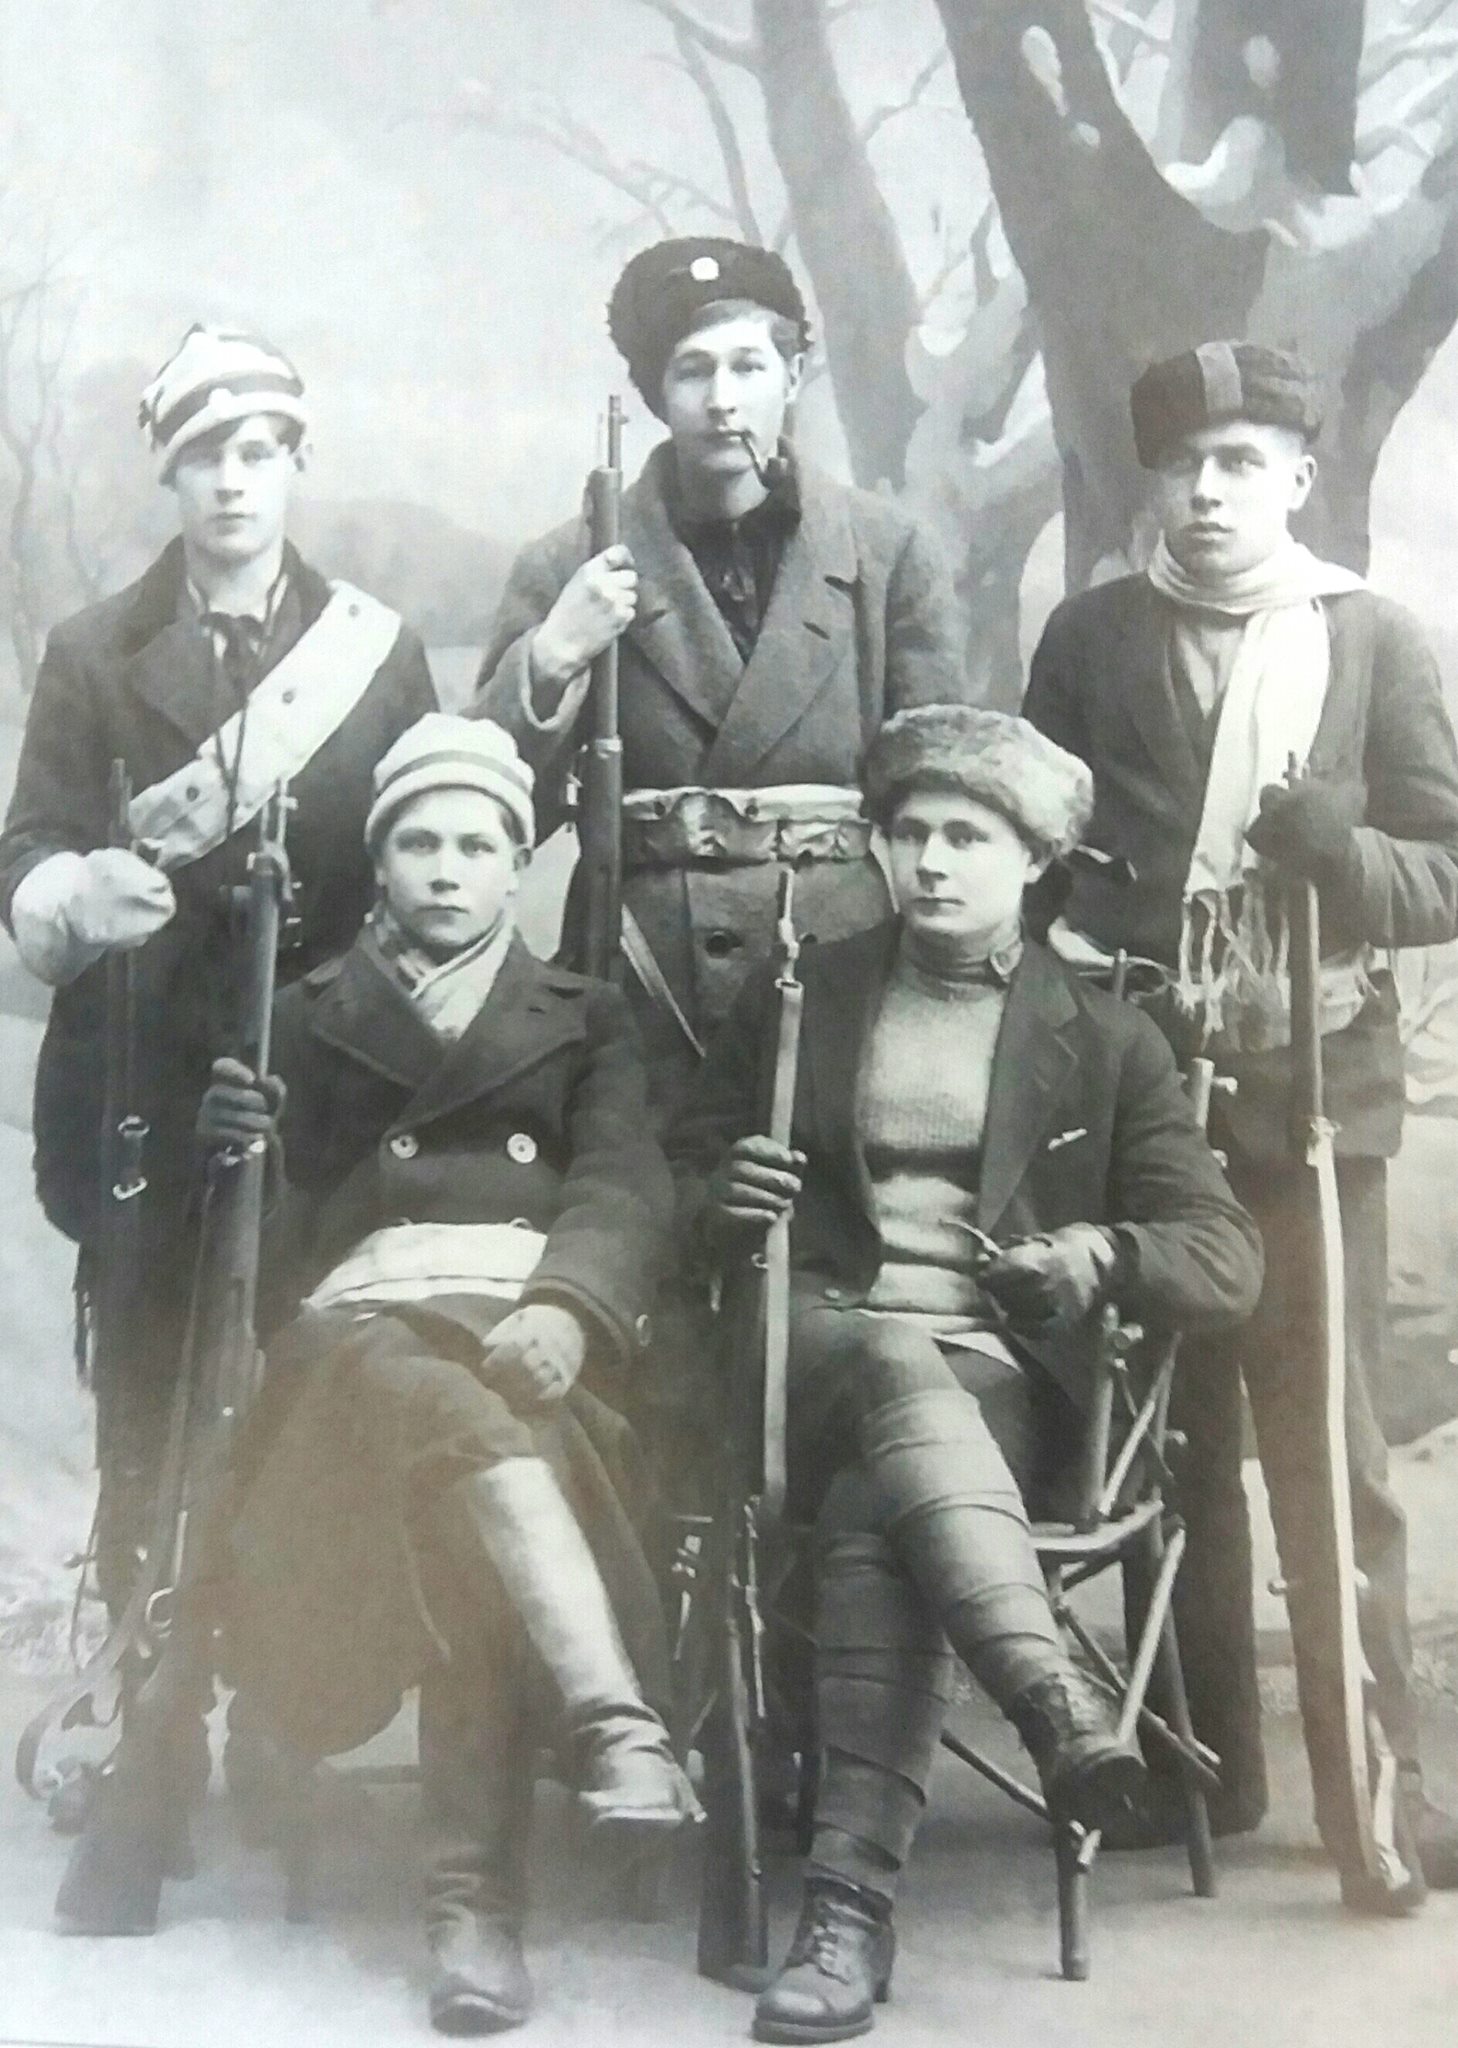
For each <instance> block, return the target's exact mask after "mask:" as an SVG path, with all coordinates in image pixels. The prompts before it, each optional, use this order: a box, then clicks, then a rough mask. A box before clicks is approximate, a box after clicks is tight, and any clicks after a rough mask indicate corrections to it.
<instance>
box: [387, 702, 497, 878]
mask: <svg viewBox="0 0 1458 2048" xmlns="http://www.w3.org/2000/svg"><path fill="white" fill-rule="evenodd" d="M534 779H535V778H534V777H533V775H532V771H531V769H530V768H529V767H528V766H527V764H526V762H525V761H523V759H522V758H521V755H520V754H519V753H518V752H517V750H516V741H515V740H514V739H513V738H512V736H511V734H510V733H509V732H508V731H507V730H506V728H505V727H504V726H500V725H497V724H496V723H495V721H494V720H493V719H490V718H460V717H457V716H456V715H455V714H454V713H453V712H448V711H427V712H426V713H425V715H424V717H422V718H417V719H416V721H415V723H414V725H412V726H411V727H410V729H409V731H408V732H403V733H401V735H400V737H399V739H397V740H396V742H395V744H394V746H393V747H391V748H390V750H389V752H388V753H387V754H386V755H385V756H384V758H383V759H382V760H381V761H380V762H379V763H378V765H377V766H376V768H375V800H374V802H373V804H372V805H371V806H370V814H369V817H368V818H367V819H366V820H365V844H366V846H368V847H369V848H370V849H371V851H373V850H374V848H375V847H377V846H378V845H379V842H380V839H381V838H382V836H383V835H384V832H385V830H386V828H387V827H388V826H389V823H390V820H391V819H392V818H393V817H394V816H395V813H396V812H397V811H398V810H399V809H400V807H401V805H402V804H406V803H408V802H409V801H410V799H411V798H412V797H416V796H422V795H424V793H425V791H426V790H428V789H479V790H483V791H484V792H485V794H486V795H487V796H493V797H495V799H496V801H497V803H499V804H500V805H501V806H502V808H503V809H504V810H505V811H506V813H507V814H508V816H509V817H512V818H514V819H515V820H516V822H517V824H518V825H519V826H520V827H521V837H522V844H523V845H525V846H530V845H531V844H532V841H533V840H534V839H535V837H536V817H535V814H534V812H533V810H532V784H533V781H534Z"/></svg>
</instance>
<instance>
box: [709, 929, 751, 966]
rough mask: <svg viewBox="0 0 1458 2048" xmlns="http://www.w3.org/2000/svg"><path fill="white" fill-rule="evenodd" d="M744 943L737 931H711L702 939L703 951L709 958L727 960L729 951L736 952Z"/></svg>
mask: <svg viewBox="0 0 1458 2048" xmlns="http://www.w3.org/2000/svg"><path fill="white" fill-rule="evenodd" d="M743 944H744V941H743V939H742V938H741V937H740V936H739V934H738V932H727V931H713V932H709V933H708V934H707V935H706V936H705V939H704V951H705V952H706V953H707V954H708V956H709V958H710V959H711V960H727V959H728V958H729V955H730V954H731V953H737V952H738V951H739V949H740V947H741V946H742V945H743Z"/></svg>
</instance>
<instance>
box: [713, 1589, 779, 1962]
mask: <svg viewBox="0 0 1458 2048" xmlns="http://www.w3.org/2000/svg"><path fill="white" fill-rule="evenodd" d="M720 1597H721V1599H722V1600H723V1603H724V1605H723V1612H722V1614H721V1615H720V1617H719V1624H718V1627H717V1629H716V1631H715V1639H716V1654H715V1658H714V1662H715V1665H716V1666H717V1668H716V1669H715V1671H714V1673H713V1682H714V1707H713V1710H712V1713H711V1714H710V1717H709V1723H708V1726H707V1728H706V1730H705V1741H704V1795H705V1796H704V1806H705V1809H706V1816H707V1817H706V1822H705V1828H704V1861H703V1874H702V1877H701V1880H700V1884H701V1890H700V1896H699V1933H698V1970H699V1975H700V1976H701V1977H710V1978H712V1979H714V1981H715V1982H716V1983H720V1984H729V1985H732V1986H733V1987H734V1988H735V1989H736V1990H741V1991H755V1990H759V1989H761V1988H762V1987H763V1985H764V1984H765V1983H767V1982H768V1979H769V1909H768V1904H767V1901H766V1898H765V1888H764V1873H763V1868H762V1863H761V1858H760V1844H759V1810H758V1804H757V1799H756V1790H755V1775H754V1748H753V1734H752V1730H751V1718H752V1712H753V1708H752V1702H751V1699H750V1687H749V1682H748V1677H747V1673H746V1670H745V1654H746V1643H745V1622H744V1619H743V1617H742V1616H741V1614H740V1611H739V1598H740V1595H739V1591H738V1588H737V1586H736V1584H735V1582H734V1574H733V1573H732V1572H726V1573H725V1574H724V1576H723V1579H722V1581H721V1589H720Z"/></svg>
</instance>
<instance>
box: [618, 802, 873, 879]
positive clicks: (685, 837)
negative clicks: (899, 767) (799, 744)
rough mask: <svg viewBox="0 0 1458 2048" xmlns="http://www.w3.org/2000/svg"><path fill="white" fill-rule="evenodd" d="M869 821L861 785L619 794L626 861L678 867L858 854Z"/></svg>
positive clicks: (862, 852)
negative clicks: (623, 796)
mask: <svg viewBox="0 0 1458 2048" xmlns="http://www.w3.org/2000/svg"><path fill="white" fill-rule="evenodd" d="M870 845H871V821H870V819H869V818H867V817H865V816H863V814H862V812H861V797H860V791H859V790H855V789H843V788H841V787H840V786H839V785H838V784H833V783H786V784H780V785H774V786H771V787H768V788H765V789H695V788H685V789H635V790H630V791H629V793H628V795H627V796H626V797H625V798H624V799H623V865H624V866H625V867H627V868H680V867H687V866H689V865H691V864H692V863H694V862H698V861H703V862H708V863H711V864H713V865H715V866H719V867H760V866H764V865H767V864H768V863H769V862H772V861H782V862H789V863H792V864H794V863H798V862H800V861H822V860H823V861H859V860H864V859H865V857H866V855H867V853H868V852H869V851H870Z"/></svg>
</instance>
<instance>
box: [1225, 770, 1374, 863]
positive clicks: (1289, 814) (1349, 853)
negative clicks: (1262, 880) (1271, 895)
mask: <svg viewBox="0 0 1458 2048" xmlns="http://www.w3.org/2000/svg"><path fill="white" fill-rule="evenodd" d="M1364 801H1365V800H1364V796H1363V792H1362V790H1361V789H1360V788H1359V787H1358V786H1357V785H1356V784H1354V783H1346V782H1341V783H1337V782H1314V781H1312V780H1310V779H1309V778H1308V779H1307V780H1306V781H1304V782H1293V783H1283V782H1268V783H1267V784H1266V786H1265V788H1264V789H1263V790H1262V791H1261V808H1260V812H1259V815H1258V816H1257V817H1256V818H1255V819H1254V820H1253V821H1252V823H1251V825H1250V827H1249V829H1248V830H1247V832H1246V835H1245V836H1246V838H1247V839H1248V840H1249V841H1250V844H1251V845H1252V846H1253V847H1254V848H1255V850H1256V852H1257V853H1258V854H1259V855H1260V856H1261V858H1262V859H1263V860H1269V861H1272V862H1274V863H1275V865H1276V866H1277V867H1278V868H1283V869H1284V870H1285V871H1286V873H1287V874H1291V875H1296V876H1299V877H1300V879H1301V880H1302V881H1306V882H1315V883H1316V884H1317V886H1318V888H1320V887H1324V886H1326V885H1327V884H1330V883H1335V882H1340V881H1341V879H1342V877H1343V876H1344V875H1345V874H1346V873H1347V872H1348V870H1349V868H1350V867H1351V864H1352V861H1353V858H1354V856H1355V852H1356V841H1355V840H1354V839H1353V837H1352V828H1353V826H1354V825H1359V824H1360V823H1361V822H1362V812H1363V808H1364Z"/></svg>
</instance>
